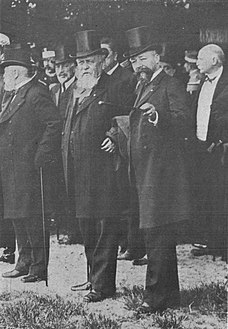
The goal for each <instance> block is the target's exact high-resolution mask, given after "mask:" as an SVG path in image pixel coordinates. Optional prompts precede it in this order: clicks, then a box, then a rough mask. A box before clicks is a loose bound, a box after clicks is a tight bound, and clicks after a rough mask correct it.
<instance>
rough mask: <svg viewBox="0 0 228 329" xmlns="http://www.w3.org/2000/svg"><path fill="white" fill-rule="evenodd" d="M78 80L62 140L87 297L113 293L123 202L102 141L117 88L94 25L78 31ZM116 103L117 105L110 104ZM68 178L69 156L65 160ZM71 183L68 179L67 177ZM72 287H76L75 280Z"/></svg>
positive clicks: (113, 110) (97, 298)
mask: <svg viewBox="0 0 228 329" xmlns="http://www.w3.org/2000/svg"><path fill="white" fill-rule="evenodd" d="M76 41H77V56H76V61H77V66H78V71H77V73H78V74H77V75H78V81H77V88H76V89H75V90H74V93H73V95H72V100H71V102H70V104H69V108H68V110H67V118H66V122H65V127H64V138H63V143H62V149H63V152H64V153H65V154H66V159H67V152H68V151H69V152H70V157H71V158H72V160H73V165H74V180H75V209H76V219H79V225H80V230H81V233H82V237H83V242H84V246H85V253H86V258H87V262H88V269H89V277H88V279H89V282H90V286H91V291H90V292H89V293H88V294H87V295H86V296H85V297H84V301H85V302H97V301H100V300H102V299H104V298H107V297H111V296H113V295H114V293H115V290H116V285H115V277H116V256H117V248H118V227H119V222H118V220H119V216H120V214H119V209H118V208H119V205H118V199H119V198H118V191H117V186H116V177H115V171H114V164H113V154H112V153H111V154H110V153H108V152H104V151H103V147H105V145H106V143H104V145H101V144H102V142H103V140H104V139H105V133H106V131H108V130H109V129H110V127H111V120H112V118H113V117H114V116H115V115H118V114H120V109H119V108H118V104H120V100H119V99H118V95H119V93H118V91H116V89H117V88H118V87H117V86H116V85H115V86H113V85H112V82H111V79H110V77H109V76H108V75H106V74H105V73H104V72H103V70H102V68H103V64H104V59H105V57H106V56H107V54H108V51H107V49H104V48H100V40H99V36H98V35H97V33H96V31H93V30H90V31H81V32H78V33H77V34H76ZM110 103H113V104H117V106H113V105H110ZM64 169H65V177H66V179H67V177H68V175H67V169H68V165H67V161H66V164H65V165H64ZM67 185H68V183H67ZM71 289H72V290H77V286H73V287H72V288H71Z"/></svg>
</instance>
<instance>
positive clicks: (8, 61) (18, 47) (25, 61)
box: [0, 43, 34, 68]
mask: <svg viewBox="0 0 228 329" xmlns="http://www.w3.org/2000/svg"><path fill="white" fill-rule="evenodd" d="M0 65H1V66H2V67H6V66H10V65H20V66H25V67H28V68H30V67H31V66H33V65H34V61H33V60H32V58H31V50H30V47H29V45H22V44H20V43H15V44H11V45H6V46H4V48H3V59H2V62H1V64H0Z"/></svg>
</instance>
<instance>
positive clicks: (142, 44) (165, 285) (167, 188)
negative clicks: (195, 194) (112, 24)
mask: <svg viewBox="0 0 228 329" xmlns="http://www.w3.org/2000/svg"><path fill="white" fill-rule="evenodd" d="M126 35H127V38H128V43H129V48H130V50H129V53H130V60H131V63H132V66H133V69H134V71H135V72H137V74H138V75H139V77H140V81H139V83H138V86H137V98H136V101H135V104H134V109H133V110H132V111H131V113H130V129H129V136H130V138H129V149H130V156H131V174H132V173H134V175H135V180H136V186H137V192H138V197H139V215H140V228H141V229H142V231H143V233H144V240H145V245H146V253H147V258H148V267H147V274H146V284H145V291H144V303H143V305H142V309H143V311H149V312H156V311H162V310H164V309H166V308H167V307H176V306H179V303H180V296H179V283H178V272H177V259H176V232H177V228H179V226H180V222H181V221H183V220H186V219H187V218H188V215H189V210H190V204H189V202H188V197H189V187H188V180H187V172H186V169H185V163H184V155H183V144H184V138H185V137H186V134H187V131H188V124H189V113H188V107H187V105H186V104H187V98H186V93H185V91H184V87H183V86H182V85H181V84H180V83H179V82H178V81H177V80H176V79H174V78H172V77H170V76H168V75H167V74H166V73H165V72H164V71H163V70H162V68H160V54H161V47H160V45H159V43H158V41H157V43H156V42H155V40H158V36H157V38H156V36H154V38H153V39H152V36H151V33H150V30H149V29H148V28H147V27H145V26H142V27H138V28H134V29H131V30H129V31H127V32H126Z"/></svg>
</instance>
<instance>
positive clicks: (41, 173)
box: [40, 167, 48, 287]
mask: <svg viewBox="0 0 228 329" xmlns="http://www.w3.org/2000/svg"><path fill="white" fill-rule="evenodd" d="M40 192H41V209H42V224H43V248H44V266H45V269H46V276H45V282H46V287H48V270H47V251H46V232H45V211H44V181H43V168H42V167H40Z"/></svg>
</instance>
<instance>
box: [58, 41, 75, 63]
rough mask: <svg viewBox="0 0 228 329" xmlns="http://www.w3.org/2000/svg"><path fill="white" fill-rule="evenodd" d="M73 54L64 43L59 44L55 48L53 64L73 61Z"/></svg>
mask: <svg viewBox="0 0 228 329" xmlns="http://www.w3.org/2000/svg"><path fill="white" fill-rule="evenodd" d="M74 58H75V55H74V56H73V49H72V47H69V46H67V45H65V44H59V45H58V46H57V47H56V48H55V64H63V63H66V62H68V61H70V62H73V61H74Z"/></svg>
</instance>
